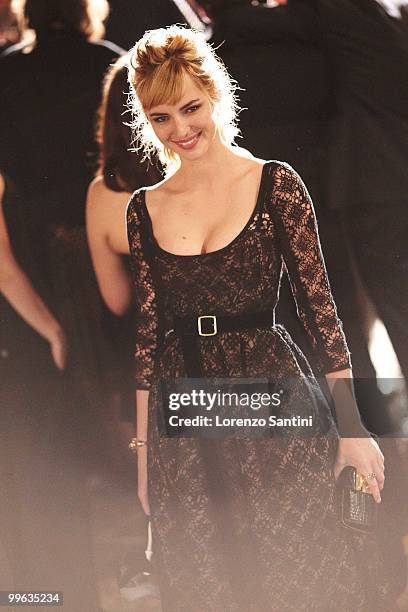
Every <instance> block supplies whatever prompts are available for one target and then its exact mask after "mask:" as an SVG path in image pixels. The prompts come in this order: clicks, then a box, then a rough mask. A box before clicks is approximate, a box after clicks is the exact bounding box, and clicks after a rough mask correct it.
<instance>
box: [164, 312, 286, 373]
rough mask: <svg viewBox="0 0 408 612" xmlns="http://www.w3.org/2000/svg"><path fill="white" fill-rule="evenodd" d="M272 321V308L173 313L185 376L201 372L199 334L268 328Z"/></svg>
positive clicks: (200, 336)
mask: <svg viewBox="0 0 408 612" xmlns="http://www.w3.org/2000/svg"><path fill="white" fill-rule="evenodd" d="M274 324H275V315H274V313H273V312H272V311H271V310H264V311H262V312H253V313H243V314H236V315H220V316H218V315H200V316H197V317H195V316H194V317H193V316H190V317H175V318H174V332H175V333H176V335H177V336H179V338H180V339H181V345H182V351H183V358H184V366H185V371H186V375H187V377H188V378H200V377H201V376H202V363H201V354H200V345H199V342H198V339H199V338H211V337H214V336H217V335H218V334H223V333H225V332H233V331H245V330H246V329H256V328H258V329H259V328H270V327H273V326H274Z"/></svg>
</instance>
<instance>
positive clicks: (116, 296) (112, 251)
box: [86, 55, 161, 317]
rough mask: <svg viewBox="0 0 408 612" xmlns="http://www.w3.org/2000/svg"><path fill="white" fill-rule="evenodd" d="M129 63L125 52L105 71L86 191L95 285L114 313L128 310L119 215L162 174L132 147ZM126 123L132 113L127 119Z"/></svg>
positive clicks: (126, 248) (123, 232) (125, 243)
mask: <svg viewBox="0 0 408 612" xmlns="http://www.w3.org/2000/svg"><path fill="white" fill-rule="evenodd" d="M127 61H128V57H127V56H126V55H125V56H123V57H121V58H119V59H118V60H117V62H115V63H114V64H113V65H112V67H111V68H110V69H109V71H108V72H107V74H106V77H105V80H104V90H103V99H102V104H101V107H100V111H99V126H98V142H99V146H100V151H101V159H100V164H99V170H98V174H97V176H96V178H95V179H94V180H93V181H92V183H91V185H90V186H89V189H88V197H87V205H86V210H87V234H88V243H89V247H90V250H91V255H92V261H93V265H94V270H95V273H96V277H97V279H98V285H99V289H100V291H101V294H102V297H103V299H104V301H105V303H106V305H107V306H108V308H109V309H110V310H111V312H113V313H114V314H115V315H117V316H120V317H121V316H123V315H125V314H126V313H127V312H128V311H129V307H130V304H131V281H130V277H129V271H128V266H127V265H126V260H125V259H124V258H123V256H125V255H127V256H128V255H129V244H128V240H127V235H126V227H125V226H124V225H123V217H124V215H125V210H126V206H127V203H128V201H129V198H130V195H131V193H132V192H133V191H134V190H135V189H138V188H139V187H141V185H146V184H153V183H155V182H157V181H158V180H159V179H160V176H161V175H160V172H159V170H157V169H156V168H154V167H153V166H148V165H147V164H146V163H143V162H141V160H140V158H139V157H138V156H136V155H135V153H132V152H131V151H130V149H131V144H132V133H131V130H130V128H129V126H128V125H127V124H126V123H127V115H126V100H127V97H126V94H125V92H126V90H127V89H128V86H127ZM128 121H130V117H129V118H128Z"/></svg>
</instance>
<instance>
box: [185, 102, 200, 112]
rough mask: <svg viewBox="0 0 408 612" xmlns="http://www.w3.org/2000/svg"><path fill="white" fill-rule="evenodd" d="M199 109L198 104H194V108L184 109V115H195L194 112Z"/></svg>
mask: <svg viewBox="0 0 408 612" xmlns="http://www.w3.org/2000/svg"><path fill="white" fill-rule="evenodd" d="M199 108H200V104H196V105H195V106H189V107H188V108H187V109H186V113H195V111H196V110H198V109H199Z"/></svg>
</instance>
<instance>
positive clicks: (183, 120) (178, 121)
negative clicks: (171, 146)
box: [173, 116, 190, 138]
mask: <svg viewBox="0 0 408 612" xmlns="http://www.w3.org/2000/svg"><path fill="white" fill-rule="evenodd" d="M173 126H174V133H173V135H174V136H176V137H177V138H183V137H184V136H188V134H189V131H190V128H189V122H188V119H187V117H177V116H176V117H174V123H173Z"/></svg>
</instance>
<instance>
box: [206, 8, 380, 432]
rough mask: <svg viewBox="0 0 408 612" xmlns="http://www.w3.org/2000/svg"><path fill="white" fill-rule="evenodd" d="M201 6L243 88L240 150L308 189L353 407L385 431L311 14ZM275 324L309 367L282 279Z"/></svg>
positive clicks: (326, 69)
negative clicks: (332, 196) (336, 197)
mask: <svg viewBox="0 0 408 612" xmlns="http://www.w3.org/2000/svg"><path fill="white" fill-rule="evenodd" d="M203 6H205V8H206V10H207V11H208V12H209V14H210V16H211V17H212V19H213V39H212V40H213V42H214V44H216V45H220V47H219V49H218V52H219V54H220V56H221V57H222V59H223V60H224V62H225V63H226V65H227V67H228V69H229V70H231V72H232V75H233V76H234V78H236V79H237V81H238V82H239V83H240V86H241V88H242V89H240V91H239V95H240V101H241V104H242V106H243V108H244V109H245V110H243V112H242V113H241V114H240V122H241V126H242V136H243V138H242V142H243V145H244V146H248V147H249V148H250V149H252V150H254V151H255V152H256V154H257V155H259V156H267V155H268V153H267V152H268V151H269V152H270V155H271V157H272V158H274V159H287V160H288V161H289V163H290V164H292V165H293V166H294V167H295V168H297V169H298V170H299V172H300V173H301V175H302V176H304V177H305V181H306V183H307V185H308V186H309V188H310V192H311V195H312V197H313V199H314V201H315V202H316V212H317V215H318V219H319V227H320V240H321V242H322V246H323V251H324V254H325V260H326V263H327V267H328V270H329V274H330V282H331V286H332V291H333V295H334V297H335V299H336V305H337V308H338V311H339V316H340V317H341V319H342V321H343V325H344V329H345V332H346V334H347V338H348V342H349V345H350V350H351V353H352V355H353V371H354V374H355V386H356V393H357V397H358V401H359V407H360V409H361V412H362V415H363V417H364V420H365V422H366V423H367V425H368V427H369V429H371V430H372V431H375V432H376V433H383V432H384V431H389V429H390V427H391V426H390V423H389V421H388V415H387V411H386V407H385V404H384V400H383V398H382V396H381V394H380V393H379V391H378V389H377V385H376V381H375V370H374V367H373V365H372V363H371V359H370V356H369V352H368V342H367V335H366V333H365V326H364V316H365V313H364V312H363V310H362V308H361V305H360V300H359V291H358V285H357V282H356V279H355V274H354V272H353V264H352V261H351V257H350V254H349V252H348V249H347V246H346V240H345V236H344V234H343V232H342V227H341V218H340V215H339V213H338V212H337V211H335V210H333V209H332V208H330V206H329V180H328V175H329V163H330V158H329V157H330V156H329V151H330V143H329V138H330V132H331V129H332V125H333V122H334V121H335V118H336V104H337V103H336V91H335V75H334V74H333V70H332V62H331V60H330V57H329V55H328V52H327V49H326V48H325V47H324V46H323V44H322V41H321V37H319V36H318V29H317V28H318V20H317V16H316V13H315V11H314V9H313V7H312V6H309V5H308V4H307V3H304V2H302V0H291V1H289V2H279V3H274V4H273V5H272V4H271V5H270V6H267V5H266V4H265V5H264V4H259V5H257V6H253V5H252V4H251V3H250V2H249V1H248V0H207V1H206V2H203ZM266 67H267V73H266V72H265V71H266ZM265 74H267V78H265ZM339 236H340V238H339ZM277 317H278V319H279V320H281V321H282V322H284V324H285V325H286V326H287V327H288V328H290V329H291V332H292V333H293V334H294V335H295V336H296V339H297V342H298V343H299V344H300V346H301V347H302V350H303V351H304V352H305V353H306V354H307V355H308V356H309V358H310V359H311V362H312V364H313V355H312V353H311V347H310V346H309V345H308V344H307V342H306V341H305V338H304V334H303V333H302V329H301V327H300V326H299V319H298V317H297V314H296V311H295V308H294V302H293V298H292V295H291V290H290V287H289V283H288V280H287V278H284V279H283V283H282V288H281V300H280V304H279V305H278V309H277ZM362 379H364V380H362ZM373 404H375V406H376V407H377V408H376V409H375V410H374V409H373Z"/></svg>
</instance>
